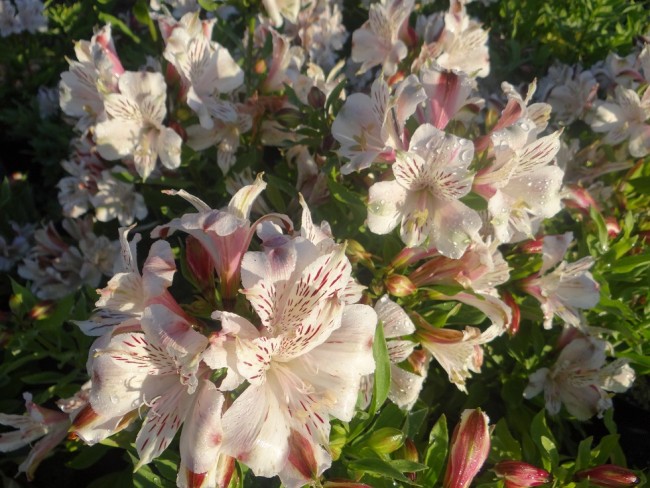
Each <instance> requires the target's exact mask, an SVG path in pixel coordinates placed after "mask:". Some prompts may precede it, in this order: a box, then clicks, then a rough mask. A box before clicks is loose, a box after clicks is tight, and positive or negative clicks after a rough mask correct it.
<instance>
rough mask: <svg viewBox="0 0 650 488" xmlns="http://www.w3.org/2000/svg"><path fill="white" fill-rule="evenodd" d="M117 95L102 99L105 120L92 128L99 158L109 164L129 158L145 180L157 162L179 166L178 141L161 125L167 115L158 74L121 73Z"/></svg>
mask: <svg viewBox="0 0 650 488" xmlns="http://www.w3.org/2000/svg"><path fill="white" fill-rule="evenodd" d="M118 87H119V90H120V93H111V94H108V95H106V96H105V98H104V106H105V108H106V113H107V114H108V116H109V119H108V120H106V121H104V122H101V123H99V124H97V125H96V126H95V141H96V143H97V151H98V152H99V154H100V155H101V156H102V157H103V158H105V159H108V160H109V161H112V160H115V159H121V158H124V157H127V156H128V157H132V158H133V161H134V163H135V168H136V170H137V171H138V174H139V175H140V176H141V177H142V179H143V180H146V179H147V178H148V177H149V175H150V174H151V172H152V171H153V170H154V167H155V166H156V161H157V160H158V158H160V160H161V162H162V164H163V165H164V166H165V167H166V168H169V169H175V168H178V167H179V166H180V164H181V143H182V139H181V136H179V135H178V134H177V133H176V132H175V131H174V130H173V129H170V128H169V127H164V126H163V125H162V122H163V120H164V118H165V115H166V114H167V107H166V106H165V100H166V97H167V86H166V85H165V80H164V79H163V76H162V75H161V74H160V73H148V72H137V73H136V72H131V71H128V72H125V73H123V74H122V76H120V80H119V82H118Z"/></svg>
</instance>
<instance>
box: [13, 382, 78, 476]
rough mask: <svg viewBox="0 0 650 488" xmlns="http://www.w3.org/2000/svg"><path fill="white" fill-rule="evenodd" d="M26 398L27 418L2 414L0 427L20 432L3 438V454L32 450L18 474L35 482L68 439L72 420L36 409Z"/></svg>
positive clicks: (25, 396)
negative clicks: (40, 468) (43, 464)
mask: <svg viewBox="0 0 650 488" xmlns="http://www.w3.org/2000/svg"><path fill="white" fill-rule="evenodd" d="M23 398H24V399H25V408H26V410H27V412H26V415H7V414H4V413H0V425H6V426H8V427H14V428H16V429H18V430H15V431H13V432H4V433H2V434H0V452H9V451H14V450H16V449H20V448H21V447H25V446H27V445H29V446H31V450H30V452H29V455H28V456H27V458H26V459H25V460H24V461H23V462H22V463H21V464H20V466H19V467H18V472H19V473H25V474H26V475H27V480H28V481H32V480H33V479H34V472H35V471H36V468H38V465H39V464H40V463H41V461H43V459H45V457H46V456H47V455H48V454H49V453H50V452H51V451H52V450H53V449H54V448H55V447H56V446H57V445H58V444H59V443H61V442H62V441H63V440H64V439H65V438H66V435H67V434H68V428H69V427H70V418H69V417H68V415H67V414H65V413H62V412H58V411H56V410H50V409H49V408H43V407H41V406H39V405H36V404H35V403H33V402H32V395H31V393H23ZM41 437H42V439H40V440H39V441H38V442H35V441H36V440H37V439H39V438H41ZM32 443H34V444H33V445H32Z"/></svg>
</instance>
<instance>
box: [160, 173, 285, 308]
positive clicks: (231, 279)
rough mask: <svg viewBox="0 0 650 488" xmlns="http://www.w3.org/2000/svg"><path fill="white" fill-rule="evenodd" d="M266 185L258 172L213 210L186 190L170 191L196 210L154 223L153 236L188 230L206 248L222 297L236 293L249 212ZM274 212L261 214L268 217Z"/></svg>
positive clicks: (247, 238) (249, 230) (249, 235)
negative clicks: (222, 207) (227, 200)
mask: <svg viewBox="0 0 650 488" xmlns="http://www.w3.org/2000/svg"><path fill="white" fill-rule="evenodd" d="M264 188H266V183H265V182H264V181H263V180H262V175H261V174H259V175H258V176H257V178H256V180H255V183H254V184H252V185H249V186H245V187H244V188H242V189H241V190H239V191H238V192H237V193H236V194H235V196H233V197H232V199H231V200H230V203H229V204H228V207H227V208H226V209H224V210H214V209H212V208H210V207H209V206H208V205H207V204H206V203H204V202H203V201H201V200H200V199H198V198H196V197H195V196H193V195H190V194H189V193H187V192H185V191H183V190H180V191H174V192H169V193H170V194H172V195H178V196H181V197H183V198H184V199H185V200H187V201H188V202H190V203H191V204H192V205H193V206H194V207H195V208H196V209H197V210H198V211H199V212H198V213H192V214H185V215H183V216H182V217H181V218H177V219H174V220H172V221H171V222H170V223H169V224H166V225H161V226H158V227H156V228H155V229H154V230H153V232H152V237H167V236H168V235H169V234H171V233H173V232H174V231H176V230H181V231H183V232H187V233H188V234H190V235H191V236H193V237H194V238H195V239H197V240H198V241H199V242H200V243H201V245H202V246H203V247H204V248H205V250H206V251H207V252H208V254H209V256H210V257H211V258H212V263H213V264H214V267H215V271H216V272H217V275H218V276H219V279H220V280H221V281H220V289H221V293H222V298H223V299H224V300H226V301H229V300H232V299H234V298H235V297H236V296H237V290H238V289H239V273H240V263H241V259H242V256H243V255H244V253H245V252H246V250H247V249H248V246H249V244H250V242H251V239H252V237H253V232H254V229H255V225H251V222H250V221H249V215H250V210H251V207H252V205H253V203H254V201H255V199H256V198H257V196H258V195H259V194H260V193H261V192H262V191H263V190H264ZM273 216H276V217H277V215H275V214H272V215H270V216H266V217H263V219H264V218H269V217H273Z"/></svg>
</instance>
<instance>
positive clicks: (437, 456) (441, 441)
mask: <svg viewBox="0 0 650 488" xmlns="http://www.w3.org/2000/svg"><path fill="white" fill-rule="evenodd" d="M448 445H449V433H448V432H447V418H446V417H445V416H444V415H441V416H440V418H439V419H438V421H437V422H436V424H435V425H434V426H433V428H432V429H431V433H430V434H429V445H428V447H427V451H426V454H425V455H424V463H425V464H426V465H427V466H428V467H429V469H428V470H427V471H426V472H425V473H424V474H423V476H422V478H421V479H420V480H419V481H420V482H421V483H422V485H423V486H435V484H436V481H438V478H439V477H440V474H441V473H442V468H443V467H444V464H445V459H446V458H447V448H448Z"/></svg>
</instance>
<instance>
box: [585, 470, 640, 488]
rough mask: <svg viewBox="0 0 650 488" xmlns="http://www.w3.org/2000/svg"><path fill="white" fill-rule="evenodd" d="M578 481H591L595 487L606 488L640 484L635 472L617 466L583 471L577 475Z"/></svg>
mask: <svg viewBox="0 0 650 488" xmlns="http://www.w3.org/2000/svg"><path fill="white" fill-rule="evenodd" d="M575 477H576V478H577V479H578V480H589V483H590V484H591V485H593V486H604V487H606V488H625V487H626V486H634V485H636V484H637V483H638V482H639V477H638V476H637V475H636V474H634V472H633V471H631V470H629V469H626V468H622V467H621V466H616V465H614V464H603V465H601V466H596V467H594V468H589V469H583V470H582V471H578V472H577V473H576V474H575Z"/></svg>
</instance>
